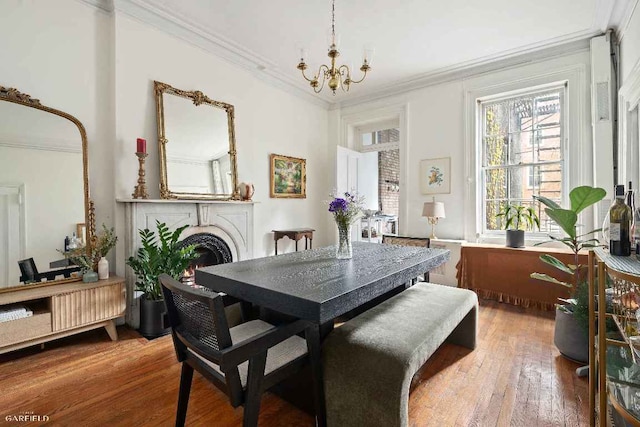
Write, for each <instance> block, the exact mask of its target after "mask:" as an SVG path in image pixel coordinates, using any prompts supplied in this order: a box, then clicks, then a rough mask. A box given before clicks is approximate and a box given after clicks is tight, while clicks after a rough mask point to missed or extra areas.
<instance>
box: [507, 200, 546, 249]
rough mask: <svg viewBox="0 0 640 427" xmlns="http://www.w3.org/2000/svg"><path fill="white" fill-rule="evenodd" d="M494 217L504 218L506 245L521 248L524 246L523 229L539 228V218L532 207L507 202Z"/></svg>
mask: <svg viewBox="0 0 640 427" xmlns="http://www.w3.org/2000/svg"><path fill="white" fill-rule="evenodd" d="M496 218H504V229H505V230H506V231H507V247H509V248H521V247H523V246H524V230H525V229H529V230H531V229H533V227H534V225H536V226H537V227H538V228H540V219H538V215H537V214H536V211H535V210H534V209H533V208H532V207H528V208H526V207H524V206H522V205H512V204H510V203H507V204H506V205H504V206H503V208H502V211H500V213H499V214H497V215H496Z"/></svg>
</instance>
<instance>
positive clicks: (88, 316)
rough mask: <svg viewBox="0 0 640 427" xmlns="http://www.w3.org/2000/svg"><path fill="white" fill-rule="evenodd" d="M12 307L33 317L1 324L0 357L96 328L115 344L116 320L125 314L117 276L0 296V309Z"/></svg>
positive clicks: (22, 290) (121, 285)
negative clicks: (18, 306) (25, 309)
mask: <svg viewBox="0 0 640 427" xmlns="http://www.w3.org/2000/svg"><path fill="white" fill-rule="evenodd" d="M14 303H20V304H22V305H25V306H27V307H29V309H30V310H31V311H33V315H32V316H29V317H25V318H22V319H17V320H10V321H8V322H0V354H2V353H7V352H9V351H13V350H18V349H20V348H24V347H29V346H32V345H36V344H42V343H45V342H47V341H52V340H55V339H57V338H62V337H66V336H68V335H73V334H77V333H80V332H84V331H88V330H90V329H96V328H105V330H106V331H107V333H108V334H109V337H110V338H111V339H112V340H114V341H115V340H117V339H118V333H117V332H116V323H115V319H117V318H118V317H122V316H124V314H125V307H126V303H125V283H124V279H123V278H122V277H117V276H116V277H110V278H108V279H104V280H99V281H97V282H94V283H83V282H74V283H64V284H56V285H50V286H42V287H38V288H26V289H19V288H16V289H15V290H14V291H10V292H4V293H2V294H0V306H3V305H8V304H14Z"/></svg>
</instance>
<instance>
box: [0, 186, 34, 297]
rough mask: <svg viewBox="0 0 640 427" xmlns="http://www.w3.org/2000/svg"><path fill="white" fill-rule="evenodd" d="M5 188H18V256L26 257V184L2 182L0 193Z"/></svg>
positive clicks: (20, 257)
mask: <svg viewBox="0 0 640 427" xmlns="http://www.w3.org/2000/svg"><path fill="white" fill-rule="evenodd" d="M4 189H13V190H18V204H19V206H20V209H19V213H18V221H19V228H20V237H19V239H18V246H19V248H18V251H19V257H18V258H19V259H24V258H25V257H26V253H27V228H26V217H27V212H26V206H25V197H26V189H25V184H23V183H22V184H17V183H1V182H0V194H3V190H4ZM0 226H2V224H0ZM7 274H8V273H7ZM16 284H17V283H16ZM7 285H9V284H7Z"/></svg>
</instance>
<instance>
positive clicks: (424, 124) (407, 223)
mask: <svg viewBox="0 0 640 427" xmlns="http://www.w3.org/2000/svg"><path fill="white" fill-rule="evenodd" d="M576 67H577V68H579V69H581V70H583V71H582V73H583V74H582V76H583V79H582V80H583V81H582V82H581V83H580V84H577V83H576V85H577V86H579V87H577V88H576V89H575V90H576V96H577V97H579V98H580V99H579V100H578V101H579V102H580V107H579V108H577V109H576V114H575V115H577V116H578V117H577V119H578V121H579V123H578V124H577V125H576V129H574V132H573V139H572V141H571V143H573V144H575V148H576V150H577V151H578V152H583V155H584V159H583V160H582V161H575V162H574V163H573V165H574V167H575V169H576V170H579V173H572V174H571V176H572V177H573V178H574V179H573V182H572V183H571V185H578V184H579V183H583V182H584V183H589V181H590V179H592V178H591V176H590V167H589V165H590V163H588V162H589V161H590V159H591V155H590V153H591V149H592V147H591V130H590V108H589V53H588V51H581V52H578V53H574V54H568V55H565V56H562V57H558V58H553V59H549V60H546V61H541V62H538V63H532V64H527V65H523V66H518V67H512V68H509V69H503V70H500V71H497V72H491V73H486V74H483V75H479V76H474V77H471V78H468V79H460V80H455V81H450V82H446V83H441V84H437V85H433V86H429V87H425V88H422V89H418V90H413V91H410V92H407V93H403V94H401V95H398V96H394V97H388V98H384V99H380V100H376V101H372V102H367V103H362V104H358V105H355V106H350V107H347V108H343V109H342V110H341V112H340V114H341V116H342V117H350V116H360V118H363V117H364V116H365V115H366V112H367V111H374V112H375V111H377V110H379V109H384V108H385V106H388V105H405V106H406V107H407V108H406V116H407V117H406V123H407V125H406V126H407V135H406V149H403V148H402V144H401V154H400V155H401V160H400V164H401V169H402V168H405V167H406V169H407V170H402V171H401V184H400V186H401V207H400V211H401V213H400V221H401V224H400V231H401V233H403V234H407V235H410V236H428V234H429V226H428V224H427V221H426V219H425V218H423V217H422V216H421V214H422V205H423V203H424V202H425V201H427V200H428V199H429V200H430V199H431V197H430V196H425V195H422V194H421V192H420V187H419V181H418V173H419V163H420V160H421V159H429V158H439V157H451V171H452V176H451V193H450V194H439V195H436V200H437V201H442V202H444V203H445V206H446V214H447V217H446V219H443V220H441V221H440V222H439V223H438V226H437V231H438V233H437V235H438V236H439V237H441V238H450V239H461V238H467V239H468V240H471V239H474V237H475V231H471V230H470V228H471V227H470V226H469V223H473V222H474V221H475V216H476V212H475V208H474V207H473V206H472V207H470V208H465V203H467V201H466V198H465V195H466V190H465V189H469V188H470V187H468V186H472V185H475V183H474V182H469V181H468V180H467V175H468V173H469V172H468V170H469V165H468V164H467V163H466V161H465V160H466V159H467V157H468V156H469V153H467V152H466V143H467V137H466V135H465V132H466V128H467V127H468V125H469V123H468V121H467V113H466V109H467V102H466V101H465V96H467V95H468V93H473V92H474V91H476V92H480V91H484V92H487V91H489V92H490V91H491V88H492V87H500V86H502V87H506V86H508V85H511V86H513V87H514V88H515V87H517V86H518V85H519V84H522V85H525V86H524V87H526V85H532V86H534V85H537V84H540V83H539V80H544V76H545V75H548V74H550V73H553V72H560V71H562V70H567V69H574V68H576ZM510 90H513V89H510ZM575 101H576V100H572V101H571V102H574V103H575ZM344 125H345V124H344V120H343V123H342V124H340V125H339V126H342V127H344ZM345 137H346V131H344V129H343V132H341V139H342V140H341V142H340V143H341V144H343V145H347V143H346V142H345V141H344V139H345ZM403 220H404V223H402V221H403Z"/></svg>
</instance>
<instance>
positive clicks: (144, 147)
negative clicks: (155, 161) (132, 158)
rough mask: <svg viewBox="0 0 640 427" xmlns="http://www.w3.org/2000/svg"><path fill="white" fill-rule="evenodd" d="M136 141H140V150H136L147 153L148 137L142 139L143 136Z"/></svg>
mask: <svg viewBox="0 0 640 427" xmlns="http://www.w3.org/2000/svg"><path fill="white" fill-rule="evenodd" d="M136 142H137V143H138V150H137V151H136V153H146V152H147V140H146V139H142V138H138V139H137V141H136Z"/></svg>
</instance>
